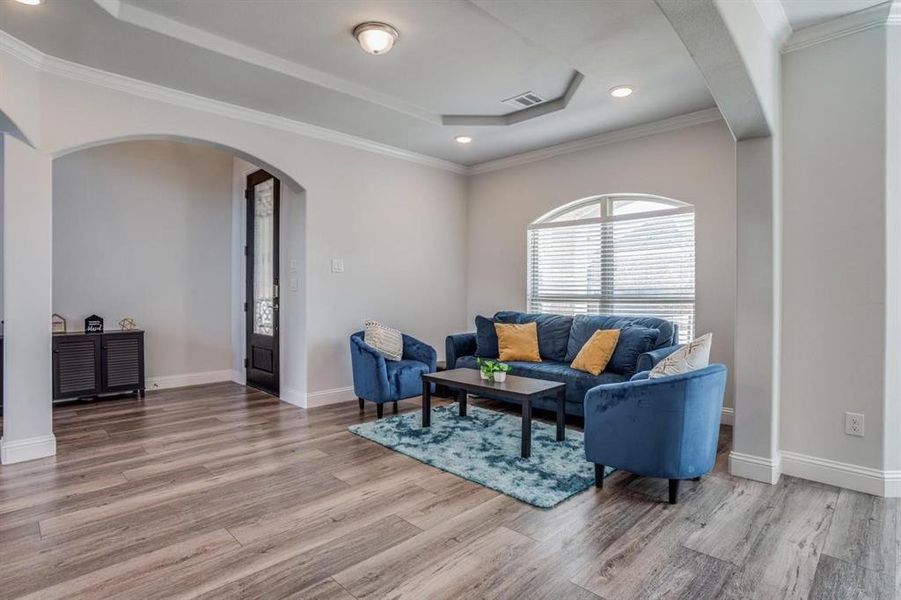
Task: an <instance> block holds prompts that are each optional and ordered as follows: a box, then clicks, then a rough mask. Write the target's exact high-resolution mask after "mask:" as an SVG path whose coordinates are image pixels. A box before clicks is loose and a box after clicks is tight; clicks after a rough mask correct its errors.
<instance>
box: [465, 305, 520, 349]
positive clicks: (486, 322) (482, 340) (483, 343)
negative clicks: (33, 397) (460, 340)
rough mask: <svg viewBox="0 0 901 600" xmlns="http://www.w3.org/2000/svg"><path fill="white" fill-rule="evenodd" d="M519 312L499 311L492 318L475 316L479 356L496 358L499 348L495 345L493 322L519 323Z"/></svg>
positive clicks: (495, 337) (495, 332)
mask: <svg viewBox="0 0 901 600" xmlns="http://www.w3.org/2000/svg"><path fill="white" fill-rule="evenodd" d="M519 315H520V313H517V312H513V311H504V312H499V313H497V314H496V315H494V318H491V319H489V318H488V317H483V316H482V315H478V316H477V317H476V321H475V322H476V353H475V355H476V356H478V357H480V358H497V357H498V354H499V350H498V347H497V331H496V330H495V329H494V324H495V323H519V320H518V319H519Z"/></svg>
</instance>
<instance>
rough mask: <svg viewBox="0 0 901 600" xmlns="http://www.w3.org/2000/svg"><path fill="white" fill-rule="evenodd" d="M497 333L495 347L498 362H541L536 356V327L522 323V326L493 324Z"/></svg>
mask: <svg viewBox="0 0 901 600" xmlns="http://www.w3.org/2000/svg"><path fill="white" fill-rule="evenodd" d="M494 329H495V331H497V347H498V350H500V356H499V357H498V360H500V361H501V362H505V361H508V360H523V361H527V362H541V355H540V354H538V325H537V324H536V323H524V324H522V325H515V324H505V323H495V324H494Z"/></svg>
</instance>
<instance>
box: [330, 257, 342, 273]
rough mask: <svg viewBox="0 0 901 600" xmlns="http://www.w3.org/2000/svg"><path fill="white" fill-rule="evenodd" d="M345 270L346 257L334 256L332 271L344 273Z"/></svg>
mask: <svg viewBox="0 0 901 600" xmlns="http://www.w3.org/2000/svg"><path fill="white" fill-rule="evenodd" d="M343 272H344V259H343V258H333V259H332V273H343Z"/></svg>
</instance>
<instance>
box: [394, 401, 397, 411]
mask: <svg viewBox="0 0 901 600" xmlns="http://www.w3.org/2000/svg"><path fill="white" fill-rule="evenodd" d="M394 412H395V413H397V400H395V401H394Z"/></svg>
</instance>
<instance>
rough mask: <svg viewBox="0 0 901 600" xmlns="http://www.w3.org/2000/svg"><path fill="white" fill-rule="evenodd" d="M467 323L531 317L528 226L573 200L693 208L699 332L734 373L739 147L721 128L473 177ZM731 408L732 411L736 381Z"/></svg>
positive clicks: (603, 148)
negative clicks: (652, 200)
mask: <svg viewBox="0 0 901 600" xmlns="http://www.w3.org/2000/svg"><path fill="white" fill-rule="evenodd" d="M469 189H470V192H469V213H468V219H469V228H468V231H469V243H468V244H467V249H468V275H467V277H468V285H467V289H468V298H467V323H468V327H469V329H471V328H472V325H471V323H472V319H473V318H474V316H475V315H476V314H493V313H494V312H495V311H497V310H502V309H515V310H523V309H525V304H526V279H527V273H526V268H527V264H526V229H527V227H528V225H529V224H530V223H531V222H532V221H534V220H535V219H537V218H538V217H540V216H541V215H543V214H544V213H546V212H548V211H549V210H551V209H553V208H556V207H559V206H561V205H563V204H566V203H568V202H572V201H573V200H578V199H580V198H586V197H589V196H596V195H600V194H611V193H626V192H635V193H646V194H656V195H660V196H666V197H669V198H674V199H677V200H681V201H684V202H689V203H691V204H693V205H694V207H695V220H696V232H695V235H696V253H697V254H696V256H697V258H696V261H697V271H696V302H697V305H696V318H697V325H696V328H697V332H698V333H703V332H707V331H712V332H713V333H714V342H713V349H712V353H711V360H714V361H717V362H722V363H725V364H726V365H727V366H729V367H730V368H731V367H732V364H733V358H734V330H735V304H736V296H735V289H736V272H735V265H736V159H735V142H734V140H733V138H732V136H731V134H730V133H729V130H728V129H727V127H726V125H725V123H724V122H722V121H717V122H712V123H705V124H702V125H696V126H693V127H688V128H685V129H680V130H677V131H671V132H667V133H660V134H656V135H652V136H648V137H644V138H640V139H635V140H630V141H626V142H619V143H614V144H609V145H604V146H599V147H595V148H591V149H586V150H581V151H578V152H572V153H568V154H564V155H561V156H556V157H552V158H547V159H544V160H541V161H536V162H532V163H528V164H525V165H520V166H514V167H509V168H506V169H503V170H499V171H493V172H487V173H482V174H478V175H475V176H473V177H471V178H470V183H469ZM726 405H727V406H732V384H731V383H730V386H729V389H728V390H727V397H726Z"/></svg>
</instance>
